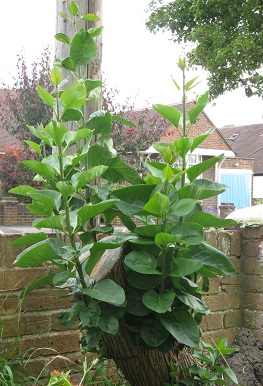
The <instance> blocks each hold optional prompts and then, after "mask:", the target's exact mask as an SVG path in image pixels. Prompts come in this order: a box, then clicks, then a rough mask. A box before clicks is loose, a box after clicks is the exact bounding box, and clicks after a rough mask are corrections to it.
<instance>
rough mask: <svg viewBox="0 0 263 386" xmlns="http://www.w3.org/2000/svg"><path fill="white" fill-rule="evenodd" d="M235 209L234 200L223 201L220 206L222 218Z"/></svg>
mask: <svg viewBox="0 0 263 386" xmlns="http://www.w3.org/2000/svg"><path fill="white" fill-rule="evenodd" d="M234 210H235V205H234V204H233V203H232V202H228V203H225V202H222V204H221V205H220V206H219V211H220V218H223V219H224V218H226V216H227V215H229V214H230V213H232V212H233V211H234Z"/></svg>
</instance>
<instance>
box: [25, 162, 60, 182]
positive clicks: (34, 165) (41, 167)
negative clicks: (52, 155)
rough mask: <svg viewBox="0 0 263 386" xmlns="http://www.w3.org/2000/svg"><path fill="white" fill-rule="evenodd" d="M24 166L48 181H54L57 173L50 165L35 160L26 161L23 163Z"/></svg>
mask: <svg viewBox="0 0 263 386" xmlns="http://www.w3.org/2000/svg"><path fill="white" fill-rule="evenodd" d="M22 164H23V165H25V166H26V167H27V168H28V169H31V170H32V171H33V172H34V173H36V174H39V175H41V176H43V177H45V178H47V179H48V180H54V177H55V175H56V171H55V169H53V168H52V167H51V166H50V165H47V164H45V163H43V162H39V161H34V160H25V161H22Z"/></svg>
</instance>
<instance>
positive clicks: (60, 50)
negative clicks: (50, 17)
mask: <svg viewBox="0 0 263 386" xmlns="http://www.w3.org/2000/svg"><path fill="white" fill-rule="evenodd" d="M69 3H70V0H63V1H61V0H57V23H56V25H57V27H56V31H57V33H64V34H66V35H68V36H69V37H70V38H71V37H72V36H73V35H74V32H75V31H74V25H73V23H71V22H69V21H68V20H66V19H63V18H61V17H60V16H59V15H58V12H62V13H64V14H66V15H68V5H69ZM78 6H79V10H80V12H79V13H80V15H82V16H84V15H86V14H88V13H93V14H95V15H97V16H99V17H100V19H101V16H102V1H101V0H80V1H79V2H78ZM99 26H101V20H99V21H98V22H88V21H80V22H79V24H78V28H85V29H89V28H94V27H99ZM96 44H97V56H96V58H95V59H94V60H93V61H92V62H91V63H90V64H89V65H87V78H89V79H101V61H102V37H101V35H100V36H98V37H96ZM55 52H56V57H57V58H58V59H64V58H66V57H67V56H68V55H69V46H68V45H67V44H63V43H61V42H59V41H56V50H55ZM62 74H63V78H64V77H68V78H69V84H70V82H72V77H70V75H69V73H68V72H67V71H62ZM101 106H102V99H100V100H99V101H97V102H92V103H88V104H87V107H86V111H87V116H90V114H92V113H93V112H95V111H97V110H100V109H101ZM69 128H70V130H74V125H71V126H70V127H69Z"/></svg>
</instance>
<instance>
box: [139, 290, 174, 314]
mask: <svg viewBox="0 0 263 386" xmlns="http://www.w3.org/2000/svg"><path fill="white" fill-rule="evenodd" d="M174 297H175V293H174V292H166V293H164V294H158V293H157V292H155V291H154V290H149V291H147V292H145V294H144V295H143V297H142V301H143V304H144V305H145V306H146V307H148V308H149V309H150V310H152V311H155V312H158V313H159V314H164V313H165V312H166V311H168V310H169V308H170V307H171V306H172V304H173V301H174Z"/></svg>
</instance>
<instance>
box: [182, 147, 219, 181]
mask: <svg viewBox="0 0 263 386" xmlns="http://www.w3.org/2000/svg"><path fill="white" fill-rule="evenodd" d="M222 158H224V154H222V155H219V156H217V157H213V158H209V159H207V160H206V161H203V162H201V163H199V164H197V165H194V166H192V167H190V168H188V169H187V170H186V174H187V177H188V178H189V181H190V182H192V181H193V180H194V179H195V178H197V177H198V176H200V175H201V174H202V173H204V172H205V171H206V170H208V169H210V168H211V167H212V166H214V165H215V164H216V163H217V162H219V161H221V159H222Z"/></svg>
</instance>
